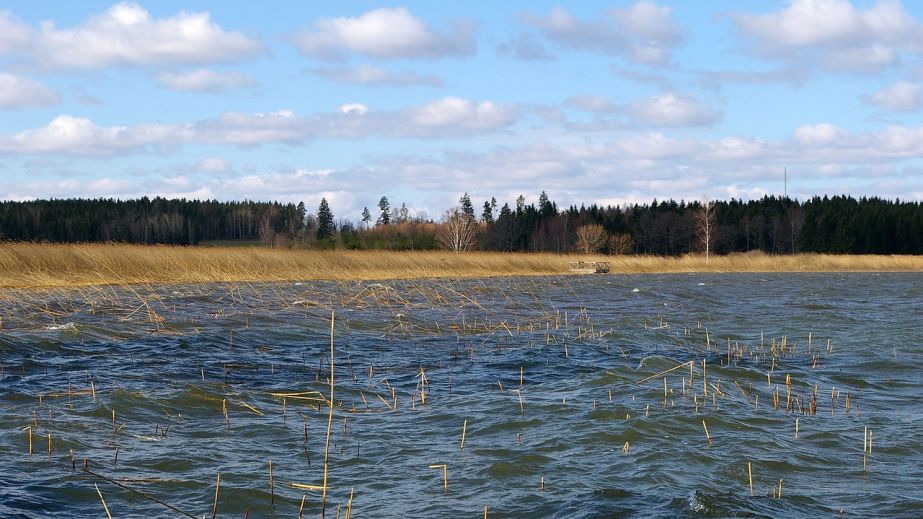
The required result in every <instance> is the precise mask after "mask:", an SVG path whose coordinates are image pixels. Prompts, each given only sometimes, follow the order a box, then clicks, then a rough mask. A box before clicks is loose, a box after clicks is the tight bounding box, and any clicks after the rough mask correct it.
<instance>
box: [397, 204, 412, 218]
mask: <svg viewBox="0 0 923 519" xmlns="http://www.w3.org/2000/svg"><path fill="white" fill-rule="evenodd" d="M409 220H410V210H409V209H407V204H406V203H404V204H401V211H400V212H399V213H398V214H397V223H407V222H408V221H409Z"/></svg>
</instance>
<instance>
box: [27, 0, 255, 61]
mask: <svg viewBox="0 0 923 519" xmlns="http://www.w3.org/2000/svg"><path fill="white" fill-rule="evenodd" d="M34 39H35V41H34V49H33V51H32V52H33V58H34V59H35V60H36V61H37V62H38V64H39V65H40V66H42V67H45V68H50V69H69V68H103V67H112V66H147V65H171V64H202V63H214V62H228V61H238V60H241V59H245V58H249V57H252V56H254V55H255V54H257V53H258V52H260V44H259V43H258V42H256V41H255V40H253V39H251V38H249V37H247V36H246V35H244V34H242V33H240V32H233V31H232V32H229V31H226V30H224V29H222V28H221V27H220V26H219V25H217V24H216V23H214V22H212V21H211V19H210V16H209V14H208V13H207V12H205V13H187V12H185V11H182V12H180V13H179V14H177V15H175V16H172V17H169V18H163V19H152V18H151V15H150V13H148V12H147V11H146V10H144V9H143V8H141V7H140V6H139V5H138V4H135V3H128V2H123V3H120V4H116V5H114V6H112V7H110V8H109V9H107V10H106V11H104V12H103V13H101V14H98V15H94V16H91V17H90V18H88V19H86V20H85V21H84V22H83V23H81V24H80V25H77V26H76V27H73V28H69V29H59V28H58V27H56V26H55V24H54V22H43V23H42V24H41V26H40V28H39V30H38V32H37V34H36V36H35V38H34Z"/></svg>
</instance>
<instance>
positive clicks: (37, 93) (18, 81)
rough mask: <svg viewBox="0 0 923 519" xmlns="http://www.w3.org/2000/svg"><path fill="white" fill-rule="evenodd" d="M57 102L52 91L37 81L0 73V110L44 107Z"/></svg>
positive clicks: (56, 97) (55, 95) (56, 96)
mask: <svg viewBox="0 0 923 519" xmlns="http://www.w3.org/2000/svg"><path fill="white" fill-rule="evenodd" d="M57 102H58V95H57V94H56V93H55V92H54V90H51V89H50V88H48V87H46V86H45V85H43V84H41V83H39V82H38V81H35V80H33V79H28V78H24V77H19V76H14V75H13V74H7V73H5V72H0V108H20V107H24V106H45V105H53V104H56V103H57Z"/></svg>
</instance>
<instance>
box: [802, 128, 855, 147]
mask: <svg viewBox="0 0 923 519" xmlns="http://www.w3.org/2000/svg"><path fill="white" fill-rule="evenodd" d="M846 137H847V133H846V130H843V129H842V128H838V127H836V126H834V125H832V124H830V123H821V124H811V125H805V126H799V127H798V128H796V129H795V134H794V139H795V140H796V141H797V142H799V143H801V144H806V145H810V146H836V145H838V144H844V143H845V140H846Z"/></svg>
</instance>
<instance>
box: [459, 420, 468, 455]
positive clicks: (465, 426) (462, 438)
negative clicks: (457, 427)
mask: <svg viewBox="0 0 923 519" xmlns="http://www.w3.org/2000/svg"><path fill="white" fill-rule="evenodd" d="M467 432H468V419H467V418H465V422H464V423H463V424H462V437H461V446H460V447H459V450H465V433H467Z"/></svg>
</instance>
